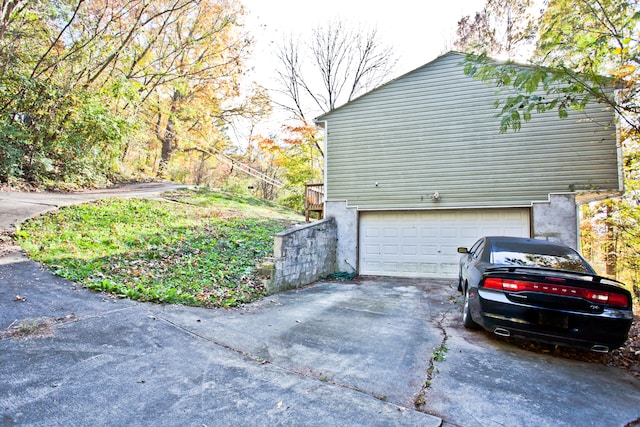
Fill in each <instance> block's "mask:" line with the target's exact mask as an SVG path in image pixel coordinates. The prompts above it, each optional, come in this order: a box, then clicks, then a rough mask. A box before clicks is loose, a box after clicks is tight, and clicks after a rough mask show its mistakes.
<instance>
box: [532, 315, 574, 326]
mask: <svg viewBox="0 0 640 427" xmlns="http://www.w3.org/2000/svg"><path fill="white" fill-rule="evenodd" d="M538 325H540V326H546V327H551V328H559V329H568V328H569V316H568V315H566V314H563V313H554V312H549V311H539V312H538Z"/></svg>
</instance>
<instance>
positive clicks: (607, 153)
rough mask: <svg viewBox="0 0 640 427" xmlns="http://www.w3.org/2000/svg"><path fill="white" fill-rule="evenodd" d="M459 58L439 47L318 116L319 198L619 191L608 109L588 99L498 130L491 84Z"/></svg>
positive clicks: (396, 201) (399, 203)
mask: <svg viewBox="0 0 640 427" xmlns="http://www.w3.org/2000/svg"><path fill="white" fill-rule="evenodd" d="M463 59H464V56H463V55H460V54H456V53H450V54H447V55H444V56H442V57H440V58H438V59H437V60H435V61H433V62H431V63H429V64H427V65H425V66H423V67H421V68H419V69H417V70H414V71H413V72H411V73H409V74H407V75H405V76H402V77H400V78H398V79H396V80H394V81H391V82H390V83H387V84H386V85H384V86H381V87H380V88H378V89H376V90H374V91H372V92H369V93H368V94H365V95H363V96H362V97H360V98H358V99H356V100H354V101H352V102H350V103H349V104H346V105H344V106H342V107H340V108H338V109H336V110H334V111H332V112H329V113H327V114H325V115H324V116H321V117H320V118H319V119H320V120H321V121H325V122H326V130H327V134H326V135H327V165H326V173H327V188H326V195H327V200H328V201H340V200H346V201H347V202H348V204H349V205H350V206H357V207H358V208H360V209H433V208H452V207H468V208H472V207H502V206H530V205H531V202H533V201H544V200H547V198H548V195H549V194H550V193H566V192H573V191H588V192H591V191H593V192H601V191H605V192H606V191H615V190H618V189H619V176H618V151H617V148H616V134H615V126H614V123H613V120H614V116H613V112H612V111H611V110H610V109H606V108H605V107H604V106H603V105H600V104H592V105H589V106H588V107H587V108H586V109H585V110H584V111H571V112H570V115H569V118H567V119H560V118H558V115H557V113H555V112H550V113H544V114H535V113H534V116H533V119H532V120H531V121H530V122H528V123H523V126H522V129H521V131H520V132H512V131H509V132H508V133H504V134H501V133H500V128H499V126H500V124H499V119H498V118H496V117H495V116H496V113H497V112H498V110H496V108H495V104H494V103H495V100H496V99H497V98H496V97H497V96H498V95H496V88H495V87H493V86H488V85H486V84H485V83H483V82H480V81H477V80H474V79H472V78H470V77H468V76H465V75H464V73H463V71H462V65H461V62H462V60H463ZM376 183H377V186H376ZM435 191H437V192H439V193H440V196H441V197H440V200H439V201H437V202H435V201H433V200H432V199H431V198H430V195H431V194H433V193H434V192H435Z"/></svg>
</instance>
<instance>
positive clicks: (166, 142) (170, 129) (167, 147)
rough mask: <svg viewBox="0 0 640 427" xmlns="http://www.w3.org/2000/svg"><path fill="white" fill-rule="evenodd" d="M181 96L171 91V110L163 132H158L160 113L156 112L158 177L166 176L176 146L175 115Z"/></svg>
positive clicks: (176, 91)
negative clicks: (159, 143) (160, 148)
mask: <svg viewBox="0 0 640 427" xmlns="http://www.w3.org/2000/svg"><path fill="white" fill-rule="evenodd" d="M181 98H182V95H181V94H180V91H179V90H178V89H174V90H173V98H172V99H171V109H170V110H169V117H168V118H167V124H166V126H165V128H164V131H161V130H160V121H161V116H162V113H161V112H158V122H157V123H156V136H157V138H158V139H159V140H160V142H161V143H162V150H161V153H160V166H159V167H158V176H162V175H164V174H166V172H167V169H168V166H169V162H170V161H171V156H172V154H173V152H174V151H175V149H176V148H177V146H178V144H177V143H176V129H175V115H176V113H177V112H178V103H179V102H180V99H181Z"/></svg>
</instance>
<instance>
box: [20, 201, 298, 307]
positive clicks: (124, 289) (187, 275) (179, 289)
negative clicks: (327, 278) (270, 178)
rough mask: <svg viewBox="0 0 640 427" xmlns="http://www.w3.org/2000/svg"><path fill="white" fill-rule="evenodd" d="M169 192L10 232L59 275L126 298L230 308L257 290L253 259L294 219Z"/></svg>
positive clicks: (79, 209)
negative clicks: (161, 197)
mask: <svg viewBox="0 0 640 427" xmlns="http://www.w3.org/2000/svg"><path fill="white" fill-rule="evenodd" d="M167 197H168V198H170V199H171V200H172V201H161V200H143V199H126V200H123V199H108V200H101V201H98V202H95V203H88V204H83V205H76V206H71V207H67V208H63V209H61V210H59V211H58V212H56V213H53V214H48V215H44V216H42V217H39V218H36V219H33V220H30V221H28V222H26V223H24V224H22V226H21V227H20V228H19V229H18V230H17V231H16V238H17V240H18V243H19V244H20V245H21V246H22V248H24V249H25V251H27V253H28V254H29V256H30V257H31V258H33V259H34V260H36V261H39V262H42V263H43V264H45V265H46V266H47V267H48V268H50V269H51V270H52V271H53V272H54V273H55V274H57V275H59V276H62V277H65V278H67V279H70V280H73V281H75V282H78V283H81V284H82V285H83V286H86V287H87V288H90V289H95V290H99V291H107V292H111V293H113V294H116V295H119V296H123V297H127V298H131V299H136V300H141V301H155V302H165V303H177V304H189V305H203V306H208V307H229V306H237V305H240V304H244V303H248V302H251V301H254V300H255V299H257V298H260V297H261V296H263V295H264V287H263V285H262V283H261V281H260V280H259V279H258V278H257V277H256V265H257V263H258V262H259V261H260V260H261V259H262V258H263V257H265V256H270V255H271V254H272V253H273V235H274V234H276V233H278V232H280V231H283V230H285V229H287V228H289V226H290V225H291V223H292V222H294V220H299V219H300V218H299V217H298V216H297V215H296V214H293V213H291V212H290V211H287V210H284V209H282V208H280V207H278V206H276V205H272V204H269V203H266V202H263V201H261V200H260V199H254V198H249V199H244V198H241V197H236V196H230V195H225V194H221V193H212V192H208V191H204V190H197V191H181V192H173V193H170V194H168V195H167Z"/></svg>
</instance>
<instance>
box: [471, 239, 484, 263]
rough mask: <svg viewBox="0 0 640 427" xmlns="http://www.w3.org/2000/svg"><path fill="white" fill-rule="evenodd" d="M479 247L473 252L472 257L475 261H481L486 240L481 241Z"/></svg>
mask: <svg viewBox="0 0 640 427" xmlns="http://www.w3.org/2000/svg"><path fill="white" fill-rule="evenodd" d="M478 243H479V245H478V247H476V249H475V250H474V251H473V253H472V256H473V258H474V259H480V256H481V255H482V252H483V250H484V240H480V241H479V242H478Z"/></svg>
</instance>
